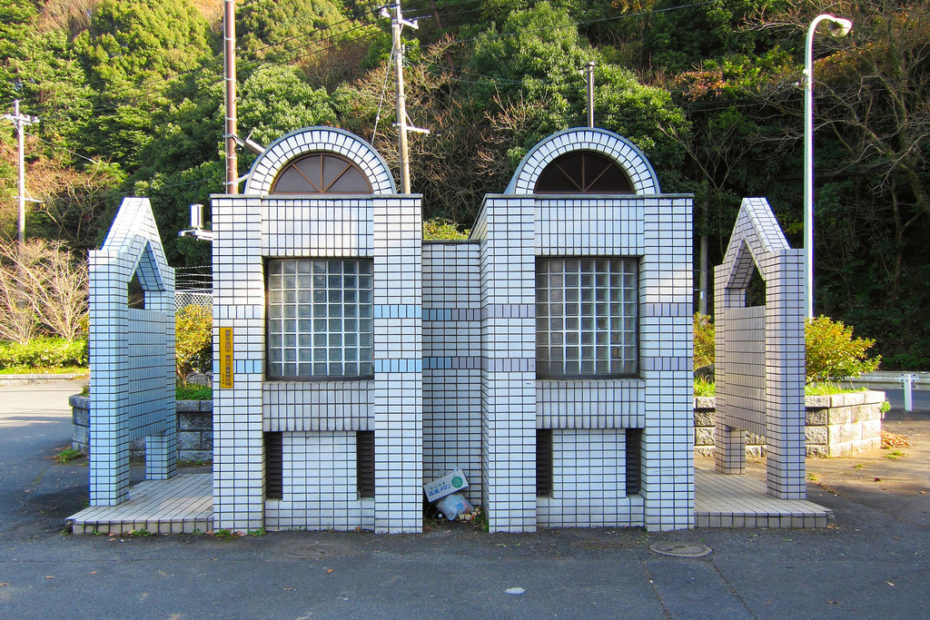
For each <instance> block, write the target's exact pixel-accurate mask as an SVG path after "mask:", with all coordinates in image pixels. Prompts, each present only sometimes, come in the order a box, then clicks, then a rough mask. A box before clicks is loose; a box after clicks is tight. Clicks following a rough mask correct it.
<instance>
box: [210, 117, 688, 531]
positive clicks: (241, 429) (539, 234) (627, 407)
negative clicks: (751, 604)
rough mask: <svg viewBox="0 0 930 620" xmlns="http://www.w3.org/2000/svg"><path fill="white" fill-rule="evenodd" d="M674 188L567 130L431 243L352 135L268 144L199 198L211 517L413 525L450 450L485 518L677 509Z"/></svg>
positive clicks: (683, 242)
mask: <svg viewBox="0 0 930 620" xmlns="http://www.w3.org/2000/svg"><path fill="white" fill-rule="evenodd" d="M691 206H692V201H691V198H690V196H685V195H669V194H662V193H661V191H660V188H659V182H658V179H657V177H656V174H655V172H654V170H653V169H652V167H651V165H650V164H649V162H648V161H647V160H646V159H645V157H644V156H643V155H642V153H641V152H640V151H639V150H638V149H637V148H636V147H635V146H633V145H632V144H631V143H629V142H628V141H627V140H625V139H624V138H622V137H621V136H619V135H616V134H614V133H611V132H609V131H605V130H602V129H588V128H578V129H569V130H566V131H563V132H560V133H557V134H554V135H552V136H549V137H548V138H546V139H544V140H543V141H542V142H540V143H539V144H537V145H536V146H535V147H534V148H533V149H532V150H531V151H530V152H529V153H528V154H527V156H526V157H525V158H524V160H523V161H522V162H521V163H520V165H519V166H518V168H517V170H516V172H515V174H514V176H513V179H512V181H511V182H510V184H509V185H508V187H507V188H506V189H505V190H504V191H503V193H501V194H497V195H488V196H486V197H485V200H484V202H483V204H482V206H481V210H480V212H479V215H478V218H477V220H476V222H475V224H474V227H473V230H472V233H471V236H470V238H469V239H468V240H467V241H462V242H424V241H422V219H421V200H420V197H419V196H418V195H402V194H398V192H397V189H396V187H395V185H394V181H393V179H392V176H391V174H390V170H389V168H388V166H387V165H386V164H385V162H384V160H383V159H382V158H381V157H380V156H379V154H378V153H377V152H376V151H375V150H374V149H373V148H372V147H371V146H370V145H369V144H368V143H367V142H365V141H363V140H361V139H360V138H358V137H356V136H354V135H352V134H349V133H347V132H345V131H342V130H338V129H332V128H324V127H313V128H307V129H302V130H299V131H296V132H294V133H291V134H289V135H287V136H284V137H283V138H281V139H279V140H278V141H276V142H275V143H273V144H272V145H270V146H269V147H268V148H267V149H266V150H265V152H264V153H263V154H262V155H260V156H259V158H258V159H257V160H256V161H255V164H254V165H253V167H252V170H251V172H250V174H249V177H248V181H247V182H246V184H245V188H244V192H243V193H242V194H238V195H222V196H214V197H213V200H212V209H213V217H212V223H213V232H214V235H215V239H214V241H213V283H214V294H213V304H214V305H213V307H214V348H215V350H214V359H215V365H216V367H215V369H214V376H215V382H214V397H213V398H214V403H213V404H214V448H213V450H214V465H213V468H214V472H213V524H214V527H215V528H216V529H221V528H228V529H235V530H249V529H257V528H259V527H265V528H267V529H271V530H279V529H336V530H353V529H356V528H362V529H371V530H375V531H378V532H419V531H421V530H422V525H423V523H422V521H423V516H422V515H423V501H424V500H423V484H424V483H425V482H428V481H430V480H432V479H434V478H438V477H440V476H442V475H444V474H445V473H447V472H448V471H449V470H451V469H454V468H457V467H458V468H461V469H462V470H463V471H464V473H465V475H466V477H467V480H468V482H469V486H468V488H467V489H466V490H465V495H466V496H467V497H468V498H469V500H470V501H472V502H473V503H477V504H480V505H481V506H482V507H483V509H484V510H485V512H486V513H487V518H488V524H489V529H490V531H492V532H497V531H506V532H529V531H534V530H535V529H536V528H537V527H561V526H566V527H568V526H645V527H646V528H648V529H650V530H670V529H679V528H688V527H693V526H694V470H693V409H692V376H691V366H692V364H691V351H692V342H691V340H692V327H691V321H692V319H691V311H692V310H691V304H692V302H691V287H692V273H691V269H692V267H691V260H692V248H691Z"/></svg>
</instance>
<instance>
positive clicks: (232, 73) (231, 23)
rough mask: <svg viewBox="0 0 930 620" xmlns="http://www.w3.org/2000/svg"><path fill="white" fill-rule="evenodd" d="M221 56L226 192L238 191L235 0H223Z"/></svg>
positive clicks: (234, 192)
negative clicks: (224, 111) (224, 89)
mask: <svg viewBox="0 0 930 620" xmlns="http://www.w3.org/2000/svg"><path fill="white" fill-rule="evenodd" d="M223 4H224V6H223V10H224V17H223V52H224V53H223V57H224V69H223V71H224V74H225V75H224V79H225V82H226V193H227V194H238V193H239V161H238V157H237V155H236V131H237V129H236V117H237V112H236V18H235V4H236V3H235V0H224V3H223Z"/></svg>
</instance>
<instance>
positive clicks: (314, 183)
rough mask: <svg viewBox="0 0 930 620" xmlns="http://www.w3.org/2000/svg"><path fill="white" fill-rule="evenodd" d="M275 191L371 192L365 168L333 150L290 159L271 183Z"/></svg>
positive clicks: (303, 192) (275, 192)
mask: <svg viewBox="0 0 930 620" xmlns="http://www.w3.org/2000/svg"><path fill="white" fill-rule="evenodd" d="M271 193H272V194H370V193H371V183H369V182H368V177H367V176H365V173H364V172H362V171H361V169H360V168H359V167H358V166H357V165H355V164H354V163H352V162H351V161H349V160H348V159H346V158H344V157H340V156H338V155H333V154H332V153H310V154H308V155H304V156H302V157H299V158H297V159H294V160H292V161H290V162H288V163H287V164H286V165H285V166H284V168H282V169H281V171H280V172H279V173H278V176H277V177H276V178H275V180H274V183H272V184H271Z"/></svg>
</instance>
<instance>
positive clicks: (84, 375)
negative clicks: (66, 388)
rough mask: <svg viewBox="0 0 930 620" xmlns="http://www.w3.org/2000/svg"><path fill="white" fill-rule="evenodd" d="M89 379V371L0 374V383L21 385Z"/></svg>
mask: <svg viewBox="0 0 930 620" xmlns="http://www.w3.org/2000/svg"><path fill="white" fill-rule="evenodd" d="M88 379H90V371H88V372H73V373H65V374H25V375H0V385H22V384H26V383H53V382H54V383H66V382H68V381H82V380H88Z"/></svg>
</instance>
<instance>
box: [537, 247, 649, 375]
mask: <svg viewBox="0 0 930 620" xmlns="http://www.w3.org/2000/svg"><path fill="white" fill-rule="evenodd" d="M536 272H537V277H536V302H537V303H536V333H537V337H536V343H537V347H536V356H537V360H536V362H537V374H538V375H539V376H542V377H571V376H579V377H588V376H623V375H633V374H636V372H638V364H637V362H638V356H639V350H638V346H637V343H638V340H639V334H638V324H639V320H638V307H637V293H638V290H637V289H638V277H639V261H638V260H637V259H635V258H597V259H593V258H580V257H579V258H575V257H571V258H540V259H538V260H537V263H536ZM610 344H613V345H614V346H609V345H610ZM618 344H622V346H616V345H618Z"/></svg>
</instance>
